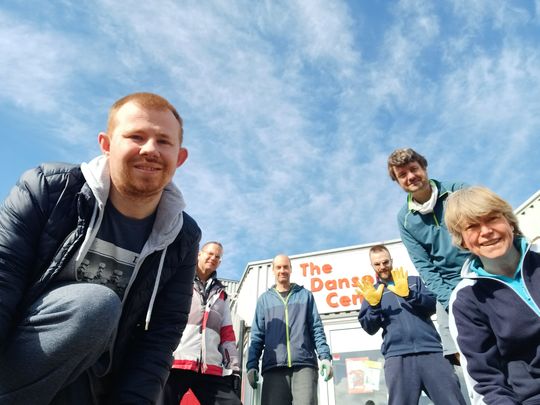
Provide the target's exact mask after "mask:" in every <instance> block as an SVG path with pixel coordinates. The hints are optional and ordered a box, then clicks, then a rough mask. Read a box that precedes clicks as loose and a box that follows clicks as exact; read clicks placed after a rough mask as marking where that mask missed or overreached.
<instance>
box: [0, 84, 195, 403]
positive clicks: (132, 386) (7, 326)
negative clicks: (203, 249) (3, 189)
mask: <svg viewBox="0 0 540 405" xmlns="http://www.w3.org/2000/svg"><path fill="white" fill-rule="evenodd" d="M98 140H99V143H100V147H101V149H102V151H103V155H102V156H99V157H97V158H95V159H93V160H92V161H91V162H89V163H88V164H86V163H83V164H82V165H80V166H77V165H67V164H44V165H41V166H39V167H38V168H36V169H34V170H30V171H28V172H26V173H25V174H24V175H23V176H22V177H21V179H20V180H19V182H18V183H17V185H16V186H15V187H14V188H13V190H12V191H11V193H10V195H9V196H8V197H7V199H6V200H5V201H4V204H3V205H2V208H1V210H0V403H2V404H5V405H8V404H23V403H24V404H34V405H40V404H74V403H77V404H115V405H118V404H153V403H154V402H155V400H156V399H157V397H158V395H159V393H160V390H161V388H162V387H163V385H164V384H165V381H166V379H167V376H168V373H169V369H170V366H171V363H172V352H173V350H174V349H175V348H176V346H177V345H178V342H179V340H180V337H181V334H182V331H183V329H184V327H185V325H186V322H187V317H188V313H189V309H190V302H191V295H192V283H193V277H194V271H195V264H196V261H197V252H198V244H199V240H200V229H199V228H198V226H197V224H196V223H195V221H193V219H192V218H191V217H189V216H188V215H187V214H186V213H185V212H184V207H185V203H184V201H183V197H182V194H181V192H180V190H179V189H178V188H177V187H176V186H175V185H174V184H173V183H172V182H171V180H172V176H173V175H174V172H175V170H176V168H177V167H179V166H180V165H181V164H182V163H183V162H184V161H185V159H186V158H187V151H186V150H185V149H184V148H182V146H181V144H182V120H181V118H180V116H179V115H178V113H177V112H176V110H175V109H174V107H173V106H172V105H171V104H170V103H169V102H168V101H167V100H165V99H163V98H162V97H160V96H157V95H155V94H151V93H135V94H132V95H129V96H126V97H124V98H122V99H120V100H118V101H117V102H116V103H115V104H114V105H113V107H112V108H111V110H110V113H109V123H108V128H107V132H106V133H100V135H99V137H98ZM133 246H136V247H135V248H134V247H133Z"/></svg>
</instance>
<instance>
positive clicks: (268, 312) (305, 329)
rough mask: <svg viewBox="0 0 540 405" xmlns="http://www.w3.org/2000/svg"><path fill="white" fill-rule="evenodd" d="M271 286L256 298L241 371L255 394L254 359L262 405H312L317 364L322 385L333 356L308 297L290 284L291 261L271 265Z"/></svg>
mask: <svg viewBox="0 0 540 405" xmlns="http://www.w3.org/2000/svg"><path fill="white" fill-rule="evenodd" d="M272 271H273V273H274V277H275V279H276V284H275V285H274V286H272V287H271V288H269V289H268V291H266V292H265V293H264V294H262V295H261V296H260V297H259V300H258V301H257V308H256V310H255V318H254V320H253V325H252V327H251V344H250V347H249V353H248V360H247V365H246V368H247V370H248V374H247V378H248V381H249V384H250V385H251V386H252V387H253V388H254V389H256V388H257V382H258V379H259V358H260V357H261V354H262V352H263V351H264V355H263V359H262V371H261V374H262V375H263V377H264V381H263V385H262V399H261V404H262V405H270V404H280V405H281V404H283V405H288V404H289V405H290V404H293V403H294V404H295V405H296V404H302V405H315V404H317V380H318V378H317V370H318V361H317V354H318V358H319V359H320V360H321V375H322V376H324V380H325V381H328V380H329V379H330V378H332V374H333V370H332V363H331V361H332V355H331V354H330V348H329V347H328V344H327V343H326V336H325V334H324V328H323V324H322V321H321V318H320V316H319V312H318V311H317V306H316V305H315V300H314V298H313V294H312V293H311V291H309V290H306V289H305V288H304V287H302V286H300V285H298V284H295V283H291V280H290V279H291V272H292V266H291V260H290V258H289V257H288V256H286V255H283V254H280V255H277V256H276V257H275V258H274V260H273V261H272Z"/></svg>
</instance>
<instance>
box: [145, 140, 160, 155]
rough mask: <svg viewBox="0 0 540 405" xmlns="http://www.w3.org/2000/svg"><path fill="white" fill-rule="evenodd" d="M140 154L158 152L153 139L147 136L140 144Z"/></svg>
mask: <svg viewBox="0 0 540 405" xmlns="http://www.w3.org/2000/svg"><path fill="white" fill-rule="evenodd" d="M140 153H141V155H157V154H158V153H159V152H158V145H157V142H156V140H155V139H153V138H148V139H146V141H145V142H144V143H143V144H142V145H141V151H140Z"/></svg>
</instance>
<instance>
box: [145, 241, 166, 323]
mask: <svg viewBox="0 0 540 405" xmlns="http://www.w3.org/2000/svg"><path fill="white" fill-rule="evenodd" d="M166 254H167V248H165V249H163V252H161V258H160V259H159V267H158V271H157V275H156V282H155V284H154V290H153V291H152V297H151V298H150V304H149V305H148V311H146V319H145V321H144V330H148V325H149V324H150V318H151V317H152V309H153V308H154V301H155V300H156V295H157V292H158V287H159V281H160V280H161V272H162V270H163V262H164V261H165V255H166Z"/></svg>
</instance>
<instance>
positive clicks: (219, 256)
mask: <svg viewBox="0 0 540 405" xmlns="http://www.w3.org/2000/svg"><path fill="white" fill-rule="evenodd" d="M203 252H204V253H206V254H207V255H208V256H210V257H215V258H216V259H218V260H221V255H216V254H214V253H212V252H207V251H206V250H203Z"/></svg>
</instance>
